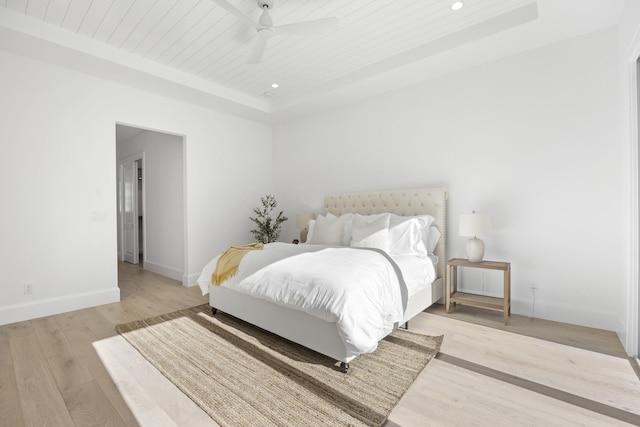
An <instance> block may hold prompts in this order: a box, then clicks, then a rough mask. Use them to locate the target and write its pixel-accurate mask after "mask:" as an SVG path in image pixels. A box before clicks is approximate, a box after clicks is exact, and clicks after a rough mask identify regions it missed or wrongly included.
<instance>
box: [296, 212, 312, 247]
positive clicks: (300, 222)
mask: <svg viewBox="0 0 640 427" xmlns="http://www.w3.org/2000/svg"><path fill="white" fill-rule="evenodd" d="M314 217H315V215H314V214H312V213H310V212H305V213H299V214H298V215H297V216H296V226H297V227H298V229H299V230H301V231H300V243H304V242H306V241H307V234H308V233H309V229H308V228H307V227H308V224H309V221H310V220H312V219H313V218H314Z"/></svg>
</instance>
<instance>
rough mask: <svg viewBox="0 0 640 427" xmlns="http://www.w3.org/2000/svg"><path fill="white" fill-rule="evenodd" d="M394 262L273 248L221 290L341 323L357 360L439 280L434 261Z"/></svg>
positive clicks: (324, 249) (353, 252)
mask: <svg viewBox="0 0 640 427" xmlns="http://www.w3.org/2000/svg"><path fill="white" fill-rule="evenodd" d="M392 258H393V261H395V262H393V261H390V260H389V257H388V255H386V254H383V253H381V252H380V251H375V250H370V249H357V248H348V247H332V246H325V245H293V244H287V243H272V244H268V245H265V247H264V249H263V250H259V251H251V252H249V253H247V254H246V255H245V257H244V258H243V259H242V261H241V263H240V266H239V269H238V273H237V274H236V275H235V276H233V277H232V278H231V279H229V280H227V281H226V282H223V284H222V285H221V286H224V287H228V288H232V289H234V290H237V291H238V292H243V293H246V294H250V295H252V296H254V297H256V298H261V299H264V300H267V301H270V302H272V303H275V304H278V305H281V306H284V307H288V308H291V309H295V310H300V311H304V312H306V313H308V314H310V315H312V316H314V317H318V318H320V319H323V320H326V321H328V322H336V324H337V326H338V331H339V335H340V337H341V339H342V340H343V342H344V344H345V347H346V348H347V350H348V351H349V352H352V353H353V355H357V354H361V353H369V352H372V351H374V350H375V349H376V347H377V343H378V341H379V340H380V339H381V338H383V337H384V336H385V335H387V334H388V333H389V332H390V331H391V330H392V329H393V327H394V324H395V323H397V322H400V321H402V319H403V315H404V306H405V305H406V300H407V296H408V295H411V294H413V293H415V292H416V291H417V290H419V289H421V288H423V287H425V286H428V285H429V284H431V282H432V281H433V280H434V279H435V277H436V272H435V268H434V266H433V264H432V262H431V261H430V260H429V259H425V258H420V257H417V256H410V255H403V256H395V257H392ZM216 264H217V258H214V259H213V260H212V261H211V262H210V263H209V264H207V266H206V267H205V268H204V270H203V271H202V274H201V275H200V278H199V279H198V285H199V286H200V288H201V290H202V293H203V295H204V294H206V293H208V292H209V286H210V285H211V282H210V279H211V274H212V273H213V271H214V270H215V267H216ZM354 266H358V268H354ZM395 266H397V267H399V269H400V271H401V272H402V274H401V275H400V277H398V275H397V274H396V272H395ZM403 278H404V280H403ZM405 283H406V285H405Z"/></svg>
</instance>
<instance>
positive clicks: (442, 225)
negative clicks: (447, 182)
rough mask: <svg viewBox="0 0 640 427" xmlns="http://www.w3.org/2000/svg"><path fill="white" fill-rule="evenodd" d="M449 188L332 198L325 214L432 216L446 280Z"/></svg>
mask: <svg viewBox="0 0 640 427" xmlns="http://www.w3.org/2000/svg"><path fill="white" fill-rule="evenodd" d="M447 198H448V193H447V189H446V188H441V187H439V188H418V189H415V190H398V191H375V192H369V193H346V194H333V195H329V196H326V197H325V199H324V210H325V213H329V212H330V213H332V214H334V215H342V214H346V213H358V214H360V215H371V214H377V213H384V212H389V213H393V214H396V215H403V216H412V215H431V216H433V217H434V218H435V222H434V225H435V226H437V227H438V230H440V233H441V237H440V240H439V241H438V244H437V246H436V249H435V254H436V255H437V256H438V277H442V278H444V273H445V266H446V260H447V258H446V253H447V251H446V247H447Z"/></svg>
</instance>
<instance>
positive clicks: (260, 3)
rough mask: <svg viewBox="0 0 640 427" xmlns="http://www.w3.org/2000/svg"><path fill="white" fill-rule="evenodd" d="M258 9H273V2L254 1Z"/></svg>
mask: <svg viewBox="0 0 640 427" xmlns="http://www.w3.org/2000/svg"><path fill="white" fill-rule="evenodd" d="M256 2H257V3H258V7H259V8H260V9H271V8H272V7H273V0H256Z"/></svg>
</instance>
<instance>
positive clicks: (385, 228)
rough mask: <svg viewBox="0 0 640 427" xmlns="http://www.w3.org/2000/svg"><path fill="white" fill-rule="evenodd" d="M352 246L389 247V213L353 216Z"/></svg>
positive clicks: (386, 248)
mask: <svg viewBox="0 0 640 427" xmlns="http://www.w3.org/2000/svg"><path fill="white" fill-rule="evenodd" d="M351 246H353V247H356V248H377V249H382V250H383V251H387V250H388V249H389V214H382V215H374V216H362V215H358V214H356V215H354V216H353V228H352V229H351Z"/></svg>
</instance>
